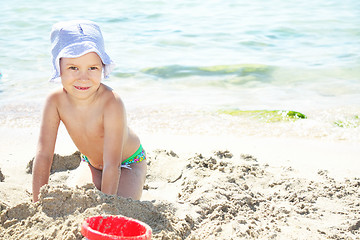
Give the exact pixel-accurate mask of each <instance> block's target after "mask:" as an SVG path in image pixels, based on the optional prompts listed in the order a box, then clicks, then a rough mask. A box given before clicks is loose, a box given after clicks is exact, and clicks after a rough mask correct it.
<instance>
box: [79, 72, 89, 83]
mask: <svg viewBox="0 0 360 240" xmlns="http://www.w3.org/2000/svg"><path fill="white" fill-rule="evenodd" d="M88 79H89V73H88V71H81V72H80V80H83V81H86V80H88Z"/></svg>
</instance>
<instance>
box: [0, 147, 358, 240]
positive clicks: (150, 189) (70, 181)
mask: <svg viewBox="0 0 360 240" xmlns="http://www.w3.org/2000/svg"><path fill="white" fill-rule="evenodd" d="M148 157H149V158H148V175H147V181H146V184H145V186H144V192H143V197H142V199H141V201H134V200H131V199H125V198H121V197H114V196H107V195H105V194H103V193H101V192H100V191H98V190H97V189H96V188H95V187H94V185H93V184H91V183H88V182H89V179H88V176H86V174H84V175H82V174H81V173H84V172H85V171H86V170H87V166H86V165H85V164H84V163H81V164H80V160H79V153H78V152H74V153H73V154H69V155H55V159H56V161H55V162H54V165H53V167H52V173H51V177H50V182H49V185H46V186H44V187H43V188H42V189H41V194H40V200H39V202H37V203H32V202H31V195H30V193H29V190H28V189H29V186H31V185H29V183H26V184H25V185H26V186H24V187H23V188H21V187H19V186H18V185H16V184H15V183H13V184H12V183H11V182H8V183H7V184H6V181H7V177H6V175H7V174H6V173H5V174H0V176H2V175H5V179H3V181H4V182H2V183H1V185H0V191H1V193H4V192H9V191H10V192H11V193H12V195H15V196H17V197H18V199H17V200H16V201H15V200H14V199H13V198H11V197H9V196H10V195H11V194H7V195H4V196H5V197H4V198H3V199H2V200H1V201H0V210H1V214H0V239H83V237H82V235H81V233H80V226H81V223H82V221H83V220H84V219H85V218H86V217H89V216H95V215H123V216H128V217H132V218H136V219H138V220H140V221H143V222H145V223H147V224H148V225H149V226H150V227H151V228H152V230H153V239H188V240H190V239H192V240H195V239H359V237H360V218H359V211H360V201H359V199H360V191H359V190H360V189H359V188H360V178H356V177H349V178H334V177H332V176H331V174H329V171H328V170H326V169H319V170H317V171H316V173H315V176H312V177H311V178H310V177H303V174H299V171H298V170H297V169H295V168H294V167H291V166H275V165H271V164H269V163H265V162H263V161H262V160H261V159H259V158H257V157H256V156H254V155H251V154H241V153H236V152H235V151H229V150H226V149H222V150H215V151H202V152H201V153H200V152H195V151H190V152H186V151H184V152H177V151H176V150H169V149H151V150H149V151H148ZM31 161H32V159H31V158H29V159H28V161H27V162H26V163H24V164H23V165H24V166H23V173H21V174H23V175H21V176H23V177H24V178H23V179H27V180H29V179H31V174H30V173H29V172H30V171H29V169H30V168H29V167H28V173H26V170H25V169H26V165H28V164H29V163H30V162H31ZM79 176H84V177H83V178H81V177H80V178H81V179H82V181H79ZM10 179H11V178H10ZM75 180H76V181H77V182H78V184H77V186H76V184H74V181H75ZM15 186H16V187H15ZM19 198H20V199H19Z"/></svg>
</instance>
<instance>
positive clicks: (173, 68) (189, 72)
mask: <svg viewBox="0 0 360 240" xmlns="http://www.w3.org/2000/svg"><path fill="white" fill-rule="evenodd" d="M272 69H273V68H272V67H271V66H267V65H263V64H235V65H215V66H207V67H206V66H205V67H192V66H182V65H169V66H162V67H151V68H145V69H142V70H141V72H143V73H146V74H150V75H154V76H158V77H162V78H177V77H187V76H194V75H195V76H218V75H228V74H232V75H234V74H235V75H237V76H249V75H262V76H266V75H267V74H269V73H270V72H271V71H272Z"/></svg>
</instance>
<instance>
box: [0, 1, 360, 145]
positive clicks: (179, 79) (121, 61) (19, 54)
mask: <svg viewBox="0 0 360 240" xmlns="http://www.w3.org/2000/svg"><path fill="white" fill-rule="evenodd" d="M1 12H2V13H1V15H0V72H1V79H0V111H1V112H2V115H3V116H2V117H0V120H1V121H0V123H2V124H11V123H12V122H14V121H15V120H16V119H22V118H24V119H28V118H31V116H33V115H34V114H32V113H36V114H35V115H36V116H38V113H39V111H40V110H39V109H41V104H42V102H43V100H44V97H45V96H46V94H47V93H48V92H49V91H50V90H51V89H53V88H56V87H58V86H59V85H56V84H50V83H48V79H49V77H50V73H51V68H50V67H51V65H50V54H49V52H50V43H49V33H50V29H51V26H52V24H53V23H55V22H57V21H60V20H69V19H77V18H86V19H90V20H93V21H96V22H97V23H99V25H100V26H101V28H102V31H103V35H104V37H105V44H106V49H107V51H108V53H109V55H110V56H111V57H112V58H113V60H114V61H115V62H116V64H117V67H116V69H115V71H114V73H113V74H112V77H111V78H110V79H109V80H106V83H107V84H108V85H110V86H112V87H113V88H114V89H115V90H116V91H118V92H119V93H120V95H122V96H123V98H124V101H125V103H126V105H127V107H128V109H129V114H130V118H131V119H132V120H133V122H134V124H135V125H137V126H138V127H140V128H144V129H147V130H149V129H150V127H149V126H148V125H147V122H149V118H151V117H149V114H150V113H151V114H155V116H156V118H157V119H158V121H159V122H153V121H151V126H154V125H156V126H158V127H159V128H166V127H168V128H172V129H177V128H179V127H180V128H182V127H181V126H178V125H177V124H174V122H176V121H178V120H177V119H181V120H182V121H183V123H184V122H192V121H194V119H198V121H199V124H200V123H201V122H204V121H203V120H204V119H207V120H208V119H209V118H211V119H212V118H216V119H215V120H214V121H213V122H212V123H213V125H216V126H217V124H219V125H223V126H224V128H226V129H238V128H241V127H240V126H238V124H239V123H238V122H239V121H240V122H241V123H243V124H245V125H244V126H246V129H250V130H244V131H245V132H247V133H249V132H251V131H252V129H253V128H255V129H257V127H256V126H257V125H256V126H255V127H254V126H253V125H252V123H251V121H248V120H247V119H245V120H244V119H240V120H239V119H238V118H236V117H231V119H228V117H229V116H225V119H224V116H223V115H220V116H219V115H217V114H216V113H217V111H218V110H219V109H243V110H265V109H267V110H274V109H280V110H295V111H301V112H303V113H304V114H306V115H308V116H309V118H308V119H307V120H305V121H304V122H303V123H301V124H303V125H306V126H302V125H301V124H298V123H297V124H298V125H301V126H296V127H298V128H299V132H302V133H304V132H306V131H307V130H308V131H309V135H311V132H313V131H312V130H309V129H312V128H314V129H318V128H320V129H324V130H321V131H322V132H326V133H325V135H332V134H333V132H332V131H333V130H329V127H328V126H331V127H330V128H331V129H333V125H332V123H333V122H334V121H337V119H349V118H350V119H351V118H352V117H353V116H358V115H360V111H359V109H360V28H359V26H360V2H359V1H355V0H344V1H335V0H317V1H313V0H304V1H300V2H299V1H294V0H293V1H280V0H269V1H262V0H255V1H238V0H237V1H235V0H229V1H211V0H210V1H198V0H192V1H189V0H183V1H155V0H154V1H150V0H149V1H128V0H124V1H115V0H102V1H95V2H91V3H89V2H88V1H84V0H80V1H68V0H64V1H40V0H33V1H25V0H14V1H11V3H9V2H6V4H2V11H1ZM199 112H201V114H199ZM174 115H175V116H176V117H174ZM180 115H181V117H180ZM199 116H201V117H199ZM179 117H180V118H179ZM142 118H143V119H145V120H141V119H142ZM14 119H15V120H14ZM37 119H38V117H35V121H33V124H37ZM191 119H192V120H191ZM313 120H314V121H318V122H317V124H318V125H317V124H315V125H314V126H313V125H311V121H313ZM217 121H218V122H217ZM229 121H230V123H229ZM242 121H245V122H242ZM9 122H10V123H9ZM30 122H31V121H30ZM224 122H226V124H224ZM29 124H31V123H29ZM149 124H150V123H149ZM193 124H194V123H189V126H188V127H184V128H185V129H186V128H187V129H188V131H192V130H189V129H191V126H193ZM309 124H310V125H311V127H309V126H308V125H309ZM15 125H16V124H15ZM200 125H201V124H200ZM213 125H212V124H210V125H206V126H205V127H202V128H204V129H203V130H201V131H203V132H206V131H211V129H213ZM285 125H286V124H285ZM285 125H284V126H285ZM144 126H145V127H144ZM146 126H147V127H146ZM284 126H281V127H284ZM293 127H294V126H293V125H286V127H284V130H282V133H284V132H288V130H289V129H293ZM270 128H271V129H272V128H273V127H270ZM335 129H336V128H335ZM267 130H269V129H267ZM355 130H358V128H355ZM334 131H335V130H334ZM337 131H342V132H341V133H338V132H337ZM343 131H348V132H349V133H346V134H345V135H347V134H350V135H351V136H350V138H352V137H353V136H352V135H354V133H353V132H354V129H351V131H352V132H351V131H350V130H347V129H345V130H344V129H343V128H342V129H340V130H336V133H334V134H335V135H336V136H338V135H341V136H343V135H344V134H343ZM322 132H317V134H315V135H314V136H315V137H317V136H319V135H322V134H323V133H322ZM282 133H281V134H282ZM269 134H274V133H273V131H270V133H269ZM298 135H299V134H298ZM300 135H301V134H300ZM305 135H307V134H305ZM358 135H359V134H358ZM340 138H341V137H340ZM344 138H346V139H347V138H349V136H346V137H344Z"/></svg>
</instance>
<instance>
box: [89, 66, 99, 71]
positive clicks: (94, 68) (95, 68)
mask: <svg viewBox="0 0 360 240" xmlns="http://www.w3.org/2000/svg"><path fill="white" fill-rule="evenodd" d="M89 69H90V70H97V69H98V67H90V68H89Z"/></svg>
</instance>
